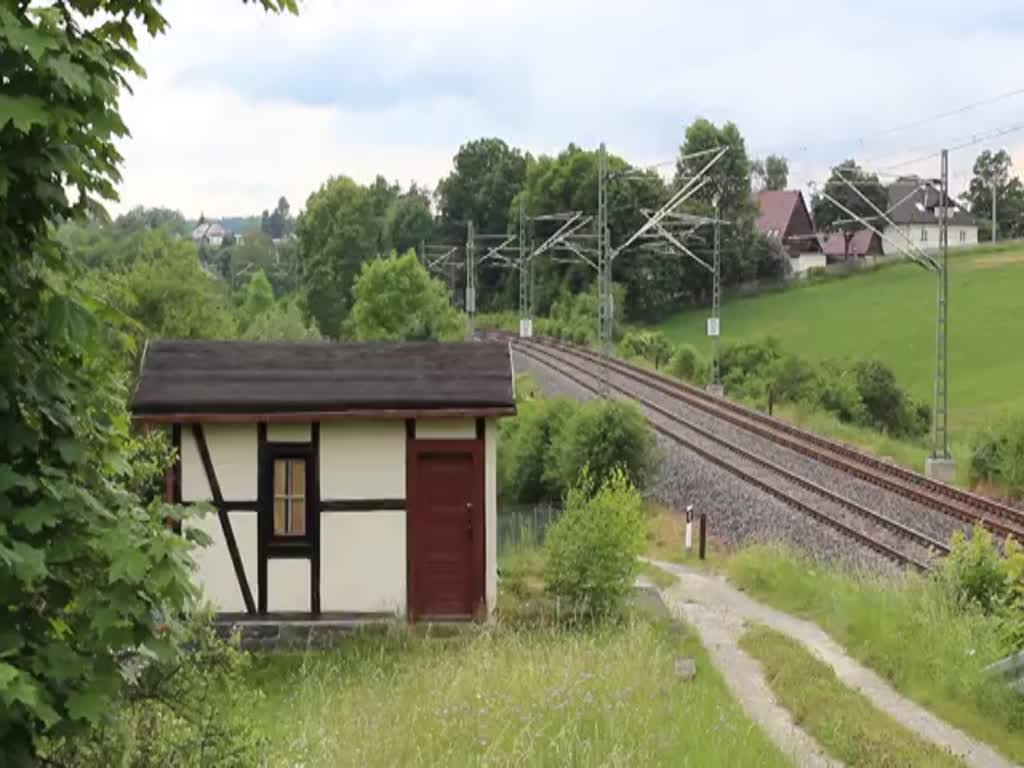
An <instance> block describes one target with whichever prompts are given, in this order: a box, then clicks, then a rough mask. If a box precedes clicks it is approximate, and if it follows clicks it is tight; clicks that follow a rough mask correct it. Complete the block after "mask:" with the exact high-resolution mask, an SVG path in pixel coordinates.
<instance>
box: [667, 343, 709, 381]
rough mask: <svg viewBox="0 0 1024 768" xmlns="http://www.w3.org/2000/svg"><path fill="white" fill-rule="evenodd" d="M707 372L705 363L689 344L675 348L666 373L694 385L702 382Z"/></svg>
mask: <svg viewBox="0 0 1024 768" xmlns="http://www.w3.org/2000/svg"><path fill="white" fill-rule="evenodd" d="M707 371H708V367H707V363H706V362H705V360H704V358H703V357H701V355H700V353H699V352H698V351H697V350H696V349H695V348H694V347H693V346H692V345H691V344H682V345H680V346H678V347H676V351H675V352H673V353H672V357H671V358H670V359H669V361H668V372H669V373H670V374H671V375H673V376H675V377H676V378H679V379H683V380H684V381H689V382H691V383H694V384H698V383H701V382H702V381H704V379H706V378H707Z"/></svg>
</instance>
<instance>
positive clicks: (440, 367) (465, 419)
mask: <svg viewBox="0 0 1024 768" xmlns="http://www.w3.org/2000/svg"><path fill="white" fill-rule="evenodd" d="M132 410H133V414H134V418H135V419H136V420H137V421H140V422H142V423H145V424H148V425H164V426H168V427H169V428H170V430H171V434H172V439H173V442H174V444H175V446H176V447H177V448H178V460H177V462H176V464H175V466H174V467H172V469H171V471H170V473H169V476H168V481H167V497H168V499H169V500H170V501H174V502H180V503H184V504H191V503H195V502H200V501H206V502H209V503H210V504H211V505H212V507H213V508H214V510H215V512H214V513H213V514H209V515H207V516H206V517H205V518H201V520H200V521H199V522H197V523H194V524H195V525H197V526H198V527H200V528H202V529H203V530H204V531H205V532H206V533H207V534H208V535H209V536H210V537H211V538H212V540H213V543H212V545H211V546H210V547H208V548H205V549H203V550H200V551H199V552H198V555H197V561H198V570H197V573H196V579H197V580H198V581H199V583H200V584H201V585H202V587H203V589H204V591H205V593H206V596H207V597H208V599H209V600H211V601H212V602H213V604H214V606H215V607H216V608H217V609H218V610H219V611H220V612H222V614H242V615H257V616H258V615H267V614H270V615H275V614H288V615H295V614H301V615H310V616H313V617H315V616H318V615H321V614H345V615H353V614H354V615H371V616H376V615H397V616H404V617H407V618H408V619H409V620H411V621H412V620H417V619H423V618H447V619H451V618H470V617H477V618H485V617H487V616H489V615H490V613H491V611H493V609H494V604H495V598H496V591H497V567H496V557H497V544H496V542H497V539H496V534H495V529H496V519H497V518H496V506H497V473H496V464H497V458H496V456H497V445H496V441H497V434H498V432H497V424H496V420H497V419H498V418H500V417H501V416H505V415H510V414H513V413H515V399H514V395H513V385H512V366H511V360H510V354H509V349H508V346H507V345H505V344H500V343H469V342H467V343H455V344H442V343H433V342H422V343H398V344H392V343H371V344H335V343H329V342H301V343H294V342H234V341H230V342H229V341H158V342H153V343H150V344H149V345H148V346H147V348H146V351H145V354H144V357H143V361H142V368H141V376H140V379H139V383H138V385H137V387H136V391H135V394H134V396H133V400H132Z"/></svg>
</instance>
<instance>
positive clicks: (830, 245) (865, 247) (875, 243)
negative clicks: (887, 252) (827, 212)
mask: <svg viewBox="0 0 1024 768" xmlns="http://www.w3.org/2000/svg"><path fill="white" fill-rule="evenodd" d="M824 251H825V255H826V256H828V257H829V258H831V259H842V258H843V257H844V256H845V255H847V252H846V250H845V242H844V238H843V233H842V232H830V233H829V234H828V235H827V236H826V237H825V244H824ZM880 253H882V238H880V237H879V236H878V234H877V233H875V232H872V231H871V230H870V229H860V230H857V232H855V233H854V235H853V237H852V238H850V250H849V256H851V257H854V256H870V255H877V254H880Z"/></svg>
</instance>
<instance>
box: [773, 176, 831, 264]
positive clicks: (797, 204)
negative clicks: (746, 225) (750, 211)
mask: <svg viewBox="0 0 1024 768" xmlns="http://www.w3.org/2000/svg"><path fill="white" fill-rule="evenodd" d="M757 209H758V217H757V221H756V222H755V226H756V227H757V230H758V232H760V233H761V234H763V235H765V236H766V237H769V238H772V239H774V240H776V241H778V243H779V244H780V245H781V246H782V249H783V251H784V252H785V253H786V255H787V256H789V260H790V266H791V267H792V272H793V273H794V274H799V273H801V272H805V271H807V270H808V269H810V268H812V267H823V266H825V263H826V262H825V254H824V253H823V252H822V247H821V241H820V239H819V238H818V233H817V231H816V230H815V228H814V220H813V219H812V218H811V212H810V210H809V209H808V208H807V203H806V202H805V201H804V196H803V194H802V193H801V192H800V191H799V190H796V189H766V190H762V191H761V192H758V193H757Z"/></svg>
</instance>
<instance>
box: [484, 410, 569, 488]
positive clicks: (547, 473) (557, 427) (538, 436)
mask: <svg viewBox="0 0 1024 768" xmlns="http://www.w3.org/2000/svg"><path fill="white" fill-rule="evenodd" d="M579 408H580V406H579V405H578V404H577V403H576V402H574V401H572V400H568V399H565V398H555V399H551V400H543V399H541V400H532V401H528V402H524V403H521V404H520V405H519V415H518V416H517V417H516V418H515V419H508V420H506V421H505V422H503V423H504V424H509V425H514V426H509V427H508V429H507V431H506V432H504V433H503V434H502V440H501V441H500V442H499V443H498V445H499V450H500V451H501V453H502V456H501V460H500V461H499V466H500V467H501V473H502V474H501V493H502V495H503V496H507V497H509V498H512V499H515V500H516V501H520V502H523V503H527V504H532V503H535V502H538V501H544V500H548V501H556V500H558V499H559V498H561V496H562V494H563V492H564V489H565V486H564V484H563V483H562V481H561V478H560V475H559V473H558V471H557V457H556V453H555V452H556V450H557V448H558V444H559V437H560V435H561V432H562V428H563V426H564V424H565V423H566V422H567V421H569V420H570V419H571V418H572V417H573V415H574V414H575V413H576V411H578V410H579Z"/></svg>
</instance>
